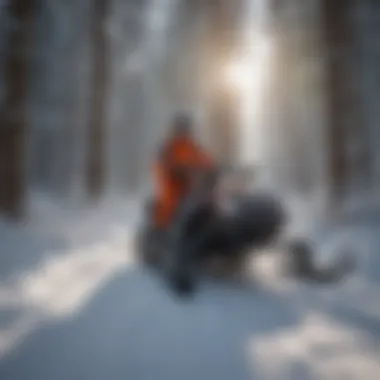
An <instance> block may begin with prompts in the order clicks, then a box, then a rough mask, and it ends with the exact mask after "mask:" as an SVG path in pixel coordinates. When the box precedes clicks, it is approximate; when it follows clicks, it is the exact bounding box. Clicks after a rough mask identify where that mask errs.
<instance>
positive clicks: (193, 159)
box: [154, 138, 214, 227]
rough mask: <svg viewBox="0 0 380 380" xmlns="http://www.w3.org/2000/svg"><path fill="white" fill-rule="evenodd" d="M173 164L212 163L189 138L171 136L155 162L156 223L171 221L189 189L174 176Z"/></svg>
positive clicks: (208, 165)
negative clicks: (172, 137)
mask: <svg viewBox="0 0 380 380" xmlns="http://www.w3.org/2000/svg"><path fill="white" fill-rule="evenodd" d="M172 165H174V166H182V165H185V166H187V167H192V168H211V167H213V165H214V164H213V161H212V159H211V157H210V156H209V155H208V153H207V152H206V151H205V150H204V149H202V148H201V147H199V146H198V145H197V144H196V143H195V142H194V141H193V140H192V139H191V138H174V139H172V140H171V141H169V142H168V143H167V144H166V146H165V147H164V149H163V151H162V152H161V155H160V157H159V158H158V160H157V161H156V162H155V164H154V175H155V181H156V185H157V211H156V214H155V224H156V225H158V226H160V227H166V226H168V225H169V224H170V222H171V220H172V218H173V215H174V213H175V211H176V209H177V206H178V204H179V202H180V201H181V200H182V199H183V197H184V195H185V194H186V192H187V190H188V189H186V186H185V185H184V184H183V183H181V182H180V181H179V180H178V179H176V178H174V177H173V174H172V171H171V166H172Z"/></svg>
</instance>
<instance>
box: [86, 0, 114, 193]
mask: <svg viewBox="0 0 380 380" xmlns="http://www.w3.org/2000/svg"><path fill="white" fill-rule="evenodd" d="M108 7H109V1H108V0H93V2H92V16H91V41H92V44H93V45H92V79H91V83H92V85H91V87H92V89H91V94H90V107H89V113H90V117H89V119H90V120H89V131H88V161H87V173H86V176H87V178H86V180H87V181H86V182H87V193H88V195H89V197H90V198H91V199H93V200H97V199H98V198H99V197H100V196H101V195H102V193H103V191H104V183H105V138H106V136H105V124H106V108H107V107H106V101H107V96H106V89H107V67H108V66H107V64H108V55H107V53H108V52H107V50H108V49H107V36H106V19H107V10H108Z"/></svg>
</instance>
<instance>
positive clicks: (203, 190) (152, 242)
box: [137, 168, 353, 294]
mask: <svg viewBox="0 0 380 380" xmlns="http://www.w3.org/2000/svg"><path fill="white" fill-rule="evenodd" d="M246 174H247V170H246V169H241V168H240V169H237V170H236V169H233V170H231V169H228V170H220V171H218V173H217V174H216V173H213V174H212V175H211V176H210V174H209V173H206V174H202V176H199V173H197V176H198V179H197V182H198V185H197V186H196V187H195V188H194V190H193V191H191V192H190V194H189V195H188V197H187V198H186V199H185V200H184V202H183V204H181V206H180V207H179V210H178V213H177V215H176V217H175V220H174V222H173V225H172V227H171V228H169V229H168V230H167V231H165V232H163V231H158V230H157V229H155V228H154V227H153V226H152V223H151V221H152V213H153V212H154V207H155V201H154V199H150V200H149V201H147V202H146V204H145V210H144V219H143V223H142V225H141V226H140V228H139V231H138V235H137V253H138V256H139V258H140V260H141V261H142V263H143V264H144V265H146V266H148V267H150V268H153V269H155V270H156V271H158V272H159V273H161V274H162V275H163V276H164V277H165V278H167V279H168V280H169V283H170V285H171V287H172V288H173V290H174V291H176V293H178V294H188V293H192V290H194V287H195V285H196V283H197V278H198V277H199V274H200V273H202V271H203V272H204V271H205V270H206V272H207V268H208V266H207V263H208V262H210V260H212V259H213V258H220V259H222V260H224V261H225V264H226V266H227V267H228V268H229V269H231V272H232V271H233V272H235V273H236V271H240V270H241V269H242V267H244V265H245V263H246V261H247V258H248V257H250V256H251V255H254V254H255V253H256V252H258V251H259V250H262V249H263V248H265V247H267V246H270V245H276V244H278V243H279V242H282V247H284V248H283V250H284V254H287V255H288V256H289V258H290V261H291V275H292V276H293V277H294V278H297V279H299V280H304V281H305V280H307V281H316V282H320V283H322V282H323V283H328V282H329V283H331V282H334V281H339V280H340V279H341V278H343V277H344V276H345V275H346V274H347V273H348V272H349V271H351V270H352V267H353V263H352V262H351V260H350V259H348V258H347V257H344V258H343V259H342V260H341V261H340V262H338V263H336V264H334V265H333V266H332V267H330V268H325V269H324V270H321V269H317V267H316V265H315V264H314V260H313V256H314V252H313V248H312V246H311V245H310V244H309V243H308V241H307V240H306V239H298V240H293V241H287V242H286V244H284V241H286V237H284V236H283V235H284V227H285V226H286V224H287V215H286V211H285V207H284V205H283V204H282V202H281V201H280V200H279V199H277V198H276V197H275V196H273V195H270V194H267V193H259V192H257V191H252V190H250V189H249V185H248V184H249V183H250V179H249V178H247V175H246ZM199 178H201V180H199ZM205 194H207V196H204V195H205ZM232 268H233V269H232Z"/></svg>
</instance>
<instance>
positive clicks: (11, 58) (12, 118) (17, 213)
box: [0, 0, 36, 219]
mask: <svg viewBox="0 0 380 380" xmlns="http://www.w3.org/2000/svg"><path fill="white" fill-rule="evenodd" d="M35 5H36V4H35V1H33V0H29V1H24V0H12V1H10V3H9V5H8V12H9V16H10V18H11V20H12V25H11V30H10V31H9V37H8V44H7V53H6V57H5V65H4V70H5V75H4V77H5V89H6V93H5V99H4V103H3V104H2V112H1V114H2V116H1V119H0V123H1V124H0V209H1V211H3V212H4V213H5V215H7V216H8V217H11V218H14V219H19V218H21V217H22V216H23V214H24V212H25V210H24V208H25V207H24V203H25V193H26V184H25V180H26V178H25V151H26V147H25V139H26V132H27V123H28V120H27V115H26V112H27V110H26V103H27V92H28V76H29V75H28V69H29V63H30V59H31V57H30V55H31V54H30V53H31V45H32V34H33V33H32V30H33V21H34V16H35V13H34V12H35Z"/></svg>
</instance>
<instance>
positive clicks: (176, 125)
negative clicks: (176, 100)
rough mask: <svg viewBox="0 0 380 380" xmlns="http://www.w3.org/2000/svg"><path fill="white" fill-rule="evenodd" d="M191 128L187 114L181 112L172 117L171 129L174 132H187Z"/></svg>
mask: <svg viewBox="0 0 380 380" xmlns="http://www.w3.org/2000/svg"><path fill="white" fill-rule="evenodd" d="M192 128H193V123H192V120H191V117H190V116H189V115H187V114H184V113H183V114H178V115H176V116H175V117H174V121H173V130H172V131H173V133H174V134H189V133H191V132H192Z"/></svg>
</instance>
